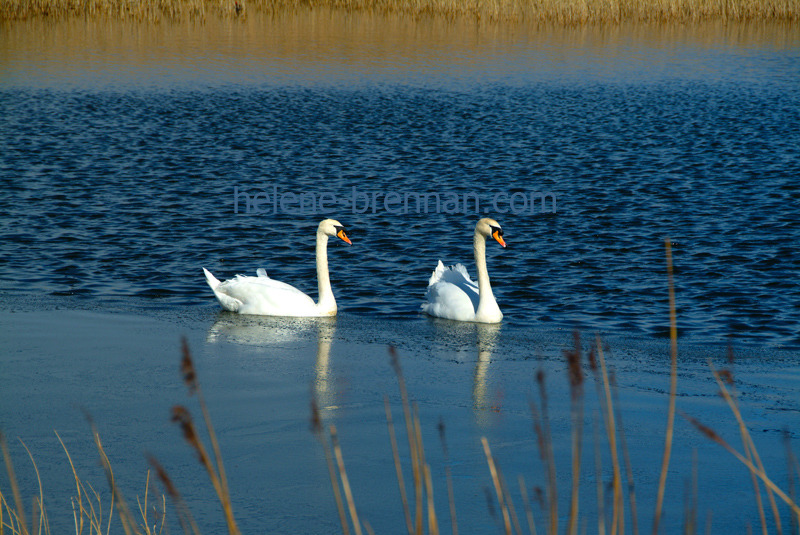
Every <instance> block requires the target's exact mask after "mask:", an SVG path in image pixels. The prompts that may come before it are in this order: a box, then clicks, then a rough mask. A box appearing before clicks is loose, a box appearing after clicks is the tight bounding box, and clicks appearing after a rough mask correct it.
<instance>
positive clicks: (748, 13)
mask: <svg viewBox="0 0 800 535" xmlns="http://www.w3.org/2000/svg"><path fill="white" fill-rule="evenodd" d="M309 8H310V9H334V10H341V11H346V12H369V13H375V14H397V13H400V14H404V15H408V16H412V17H430V16H434V17H446V18H450V19H454V18H471V19H475V20H492V21H508V22H546V23H556V24H564V25H575V24H587V23H621V22H648V23H653V22H679V23H685V22H692V21H703V20H721V21H727V22H735V21H736V22H738V21H752V20H783V21H796V20H800V0H0V21H2V20H22V19H29V18H35V17H66V16H89V17H112V18H121V19H136V20H146V21H155V22H157V21H162V20H171V21H174V20H179V19H189V20H203V19H205V18H207V17H225V18H227V17H233V18H244V17H246V16H247V14H248V13H250V12H256V13H257V12H269V13H284V12H292V11H296V10H300V9H309Z"/></svg>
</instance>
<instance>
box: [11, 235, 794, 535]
mask: <svg viewBox="0 0 800 535" xmlns="http://www.w3.org/2000/svg"><path fill="white" fill-rule="evenodd" d="M665 248H666V260H667V274H668V281H667V283H668V291H669V302H670V346H671V351H670V358H669V362H670V366H669V369H670V374H669V376H670V388H669V396H668V397H669V407H668V411H667V417H666V422H665V433H664V452H663V457H662V462H661V466H660V477H659V479H658V486H657V489H655V493H656V496H657V497H656V500H655V508H654V512H653V516H652V530H651V533H653V535H657V534H658V533H661V532H663V528H662V526H661V525H660V521H661V515H662V506H663V502H664V499H665V494H666V492H665V489H666V480H667V477H668V474H669V465H670V453H671V449H672V441H673V436H674V434H673V428H674V421H675V417H676V415H677V414H679V411H677V409H676V403H675V401H676V397H677V380H678V367H679V366H678V351H677V318H676V314H675V295H674V289H673V281H672V254H671V246H670V242H669V240H666V242H665ZM389 354H390V363H391V366H392V368H393V369H394V372H395V376H396V378H397V381H398V388H399V391H400V400H401V407H400V411H401V412H402V417H403V424H404V425H402V426H401V427H403V428H404V431H405V435H406V439H407V442H408V450H407V451H408V455H407V461H406V462H407V463H410V466H404V465H403V461H402V459H401V457H402V456H401V454H400V447H399V436H400V434H399V433H398V432H397V430H396V426H395V422H394V418H393V415H392V414H393V413H392V407H391V404H390V403H389V400H388V397H387V398H385V411H386V422H387V427H388V431H389V438H390V447H391V452H392V458H393V461H394V466H395V472H396V476H397V485H398V492H399V506H400V507H402V511H403V517H404V519H405V522H404V523H405V525H404V526H396V529H395V531H396V532H401V531H406V532H407V533H408V534H409V535H422V534H423V533H428V534H431V535H438V534H439V533H440V532H441V531H442V530H443V526H441V525H440V524H441V521H440V518H444V517H440V514H439V512H437V509H436V501H435V500H434V478H433V477H432V469H431V466H430V464H429V462H428V460H427V456H426V449H425V444H424V440H423V432H422V429H423V425H422V422H421V418H420V415H419V410H418V408H417V406H416V405H415V404H414V403H413V401H412V399H411V396H410V395H409V393H408V389H407V386H406V383H405V379H404V376H403V371H402V367H401V363H400V358H399V356H398V354H397V352H396V350H395V349H394V348H389ZM564 360H565V363H566V368H567V374H566V375H567V378H568V380H569V390H570V413H571V414H570V420H571V428H572V434H571V438H570V439H569V441H568V442H569V443H568V444H555V443H554V439H553V435H552V433H551V424H550V421H551V420H550V414H549V413H550V409H549V397H548V393H547V381H546V377H545V373H544V372H543V371H541V370H540V371H538V372H536V374H535V382H536V384H537V387H538V394H539V395H538V397H537V398H536V399H531V401H530V411H531V419H532V424H533V425H532V427H533V435H534V437H535V439H536V445H537V450H538V454H539V455H538V456H539V461H540V462H541V465H542V466H541V472H540V477H541V478H542V480H543V482H542V483H541V485H537V486H534V487H533V488H532V491H533V492H532V493H530V494H529V492H528V489H529V488H530V487H529V486H528V485H529V483H527V482H526V481H525V478H524V476H522V475H519V476H518V479H517V481H518V484H519V491H518V492H516V491H512V490H511V487H510V486H509V485H508V483H507V480H506V477H505V474H504V473H503V471H502V469H501V468H500V465H499V463H498V461H497V459H496V458H495V456H494V454H493V452H492V446H491V444H490V442H489V440H488V439H487V438H486V437H481V439H480V442H481V447H482V451H483V454H484V455H485V458H486V468H487V476H486V477H487V480H488V481H489V482H490V483H489V484H488V485H487V489H488V488H491V491H488V490H487V492H491V496H488V497H489V498H491V500H492V501H493V502H494V504H495V505H492V504H491V503H490V504H489V508H488V511H489V514H492V512H493V511H497V510H499V512H500V514H499V515H496V520H497V523H498V525H499V526H500V529H501V531H502V532H503V533H505V534H507V535H512V534H516V535H522V534H523V533H531V534H538V533H545V534H548V535H556V534H558V533H561V532H562V531H563V532H566V533H567V534H568V535H576V534H577V533H598V534H603V535H605V534H610V535H620V534H624V533H633V534H634V535H638V534H639V533H640V529H641V528H642V526H640V510H639V507H638V506H637V496H638V493H637V489H636V486H635V482H634V477H633V473H634V472H633V469H632V467H631V459H630V456H629V453H628V448H627V443H626V440H625V433H624V428H623V425H622V411H621V410H620V407H619V402H618V396H617V391H616V390H617V389H616V380H615V377H614V371H613V370H612V369H611V368H610V366H609V365H608V364H607V362H606V358H605V350H604V346H603V343H602V340H601V339H600V338H599V337H597V338H596V339H595V340H594V343H593V344H591V346H590V349H589V350H588V352H587V351H586V350H585V349H584V347H583V344H582V343H581V339H580V336H579V335H578V334H577V333H576V334H575V337H574V347H573V348H572V349H570V350H567V351H564ZM732 363H733V356H732V354H731V355H729V364H732ZM708 366H709V370H710V374H711V376H712V377H713V379H714V381H715V383H716V386H717V387H718V388H719V395H720V396H721V397H722V399H723V400H724V401H725V403H726V404H727V406H728V408H729V409H730V412H731V414H732V415H733V417H734V419H735V421H736V424H737V428H738V432H739V435H740V438H741V450H740V449H737V448H736V447H734V446H733V445H732V444H730V443H729V442H727V441H726V440H725V439H723V438H722V437H721V435H720V434H718V433H717V432H716V431H714V430H713V429H711V428H710V427H708V426H707V425H705V424H703V423H702V422H701V421H700V420H699V419H698V418H696V417H694V416H692V415H689V414H681V416H682V417H683V418H684V419H686V420H687V421H688V422H689V423H691V424H692V425H693V426H694V427H695V428H696V429H697V430H698V432H699V433H701V434H702V435H704V436H705V437H707V438H708V439H709V440H711V441H713V442H715V443H717V444H718V445H720V446H721V448H723V449H724V450H726V451H727V452H729V453H730V455H731V457H732V459H735V460H737V461H738V462H739V463H740V464H741V466H742V467H743V469H744V470H747V471H748V472H749V473H750V475H751V480H752V485H753V496H754V503H755V506H756V508H757V510H758V513H759V522H760V531H761V532H762V533H769V532H775V533H779V534H781V533H784V532H787V533H800V505H798V503H797V497H796V496H797V493H796V489H795V486H796V481H797V480H798V478H800V464H798V461H797V458H796V456H795V455H794V453H793V452H792V450H791V448H790V445H789V441H788V438H787V443H786V445H787V455H786V457H787V474H788V490H784V489H783V488H781V486H780V485H778V484H777V483H776V482H775V481H774V480H773V479H772V478H771V477H770V476H769V475H768V474H767V473H766V470H765V468H764V465H763V463H762V461H761V458H760V456H759V453H758V450H757V449H756V446H755V443H754V441H753V439H752V436H751V434H750V432H749V430H748V427H747V425H746V423H745V421H744V418H743V416H742V412H741V410H740V407H739V403H738V400H737V397H736V390H735V381H734V374H733V371H732V367H729V368H724V369H717V368H716V367H715V366H714V364H713V363H712V362H711V361H709V362H708ZM180 369H181V375H182V377H183V381H184V383H185V385H186V386H187V388H188V392H189V395H190V396H194V397H195V398H196V399H197V403H198V405H199V408H200V410H201V413H202V416H203V418H202V421H203V424H204V428H205V434H204V433H203V432H202V429H201V428H200V427H198V426H197V425H196V424H195V422H194V420H193V419H192V416H191V414H190V411H189V409H188V408H186V407H185V406H183V405H177V406H175V407H174V408H173V410H172V415H173V416H172V420H173V422H175V423H176V424H177V425H178V426H179V427H180V429H181V431H182V433H183V437H184V439H185V440H186V441H187V442H188V444H189V445H190V446H191V448H192V450H193V451H194V453H195V454H196V455H197V457H198V459H199V462H200V465H201V466H202V467H203V468H204V469H205V470H206V472H207V473H208V476H209V479H210V481H211V484H212V486H213V488H214V490H215V492H216V494H217V497H218V498H219V503H220V505H221V513H222V515H223V516H224V518H225V521H226V524H227V528H228V533H229V534H230V535H238V534H239V533H240V531H239V528H238V526H237V523H236V520H235V518H234V511H233V505H232V502H233V500H232V498H231V492H230V489H229V487H228V481H227V477H226V475H225V469H224V465H223V461H222V453H221V451H220V447H219V443H218V441H217V438H216V434H215V432H214V427H213V424H212V422H211V418H210V416H209V412H208V409H207V407H206V404H205V401H204V398H203V395H202V391H201V389H200V384H199V382H198V379H197V373H196V371H195V367H194V364H193V361H192V357H191V353H190V351H189V347H188V345H187V344H186V341H185V340H184V341H183V347H182V359H181V367H180ZM589 380H592V381H593V383H594V386H595V390H596V393H597V401H598V403H599V406H598V408H597V411H598V412H597V416H596V418H595V431H594V439H593V441H592V443H591V444H584V441H585V438H584V412H585V411H584V404H585V383H586V382H587V381H589ZM90 423H91V419H90ZM311 424H312V425H311V428H312V430H313V432H314V434H315V435H316V437H317V438H318V440H319V442H320V443H321V445H322V447H323V449H324V451H325V459H326V462H327V466H328V473H329V476H330V482H331V488H332V491H333V496H334V499H335V502H336V507H337V511H338V516H339V521H340V524H341V531H342V533H343V534H345V535H350V533H353V534H355V535H362V534H363V533H365V532H366V533H368V534H372V533H374V530H373V529H372V527H371V525H370V524H369V521H368V520H367V517H368V513H367V514H364V512H359V508H358V506H357V504H356V496H357V494H358V489H356V488H354V487H353V485H352V484H351V482H350V479H349V477H348V474H347V469H346V452H345V451H343V449H342V447H341V445H340V441H339V432H338V430H337V428H336V426H335V425H326V424H325V422H324V421H323V417H322V415H321V412H320V410H319V408H318V405H317V403H316V400H315V399H314V398H313V395H312V399H311ZM91 428H92V435H93V438H94V442H95V445H96V448H97V451H98V453H99V457H100V461H101V466H102V468H103V471H104V472H105V475H106V477H107V480H108V481H107V483H108V488H109V490H110V505H109V506H108V511H107V512H105V511H104V507H103V500H102V499H101V495H100V493H99V492H97V491H96V490H95V489H94V487H92V486H91V485H90V484H88V483H85V482H84V481H82V480H81V479H80V477H79V476H78V473H77V470H76V469H75V466H74V464H73V462H72V457H71V456H70V454H69V451H68V450H67V447H66V445H65V444H64V442H63V441H62V440H61V437H60V436H58V434H56V436H58V440H59V441H60V443H61V445H62V448H63V449H64V452H65V454H66V456H67V459H68V460H69V464H70V467H71V468H72V474H73V477H74V480H75V488H76V495H75V496H73V497H72V506H73V516H74V525H75V533H76V535H80V534H82V533H84V531H86V532H88V533H89V534H90V535H92V534H98V535H100V534H105V535H109V534H110V533H112V532H114V533H116V532H118V531H113V530H112V525H114V526H116V525H117V524H118V525H119V526H120V527H121V529H122V531H123V532H124V533H125V534H126V535H160V534H161V533H164V532H168V531H169V530H168V528H167V529H166V531H165V527H166V526H168V525H169V523H168V522H167V505H166V501H167V496H168V497H169V498H170V500H171V501H172V503H173V505H174V508H175V515H176V517H177V522H179V524H180V527H181V530H182V531H183V532H184V533H186V534H193V535H198V534H199V533H200V532H201V528H200V527H199V526H198V524H197V523H196V522H195V521H194V519H193V517H192V515H191V512H190V511H189V509H188V507H187V506H186V503H185V502H184V501H183V499H182V497H181V495H180V493H179V492H178V490H177V485H176V484H175V483H174V482H173V480H172V479H171V478H170V477H169V475H168V474H167V471H166V470H165V469H164V467H163V466H161V465H160V463H159V462H158V461H157V460H156V459H154V458H150V459H149V461H150V464H151V466H152V468H153V470H154V471H155V474H156V478H157V479H158V480H159V481H160V483H161V485H162V487H163V489H164V494H162V495H160V497H157V498H156V499H155V504H153V503H152V501H150V500H151V499H150V495H151V482H150V472H149V471H148V473H147V478H146V483H145V493H144V498H143V499H141V498H137V504H138V516H137V514H136V513H135V512H134V511H133V509H132V508H131V507H130V506H129V505H128V503H127V501H126V499H125V497H124V496H123V495H122V492H121V491H120V487H119V485H118V483H117V481H116V479H115V476H114V472H113V470H112V467H111V462H110V460H109V458H108V456H107V455H106V453H105V450H104V448H103V445H102V442H101V440H100V435H99V433H98V432H97V429H96V428H95V426H94V424H93V423H92V424H91ZM437 429H438V432H439V438H440V441H441V447H442V450H443V453H444V459H445V461H446V462H449V461H448V459H449V453H448V447H447V440H446V437H445V425H444V422H442V421H440V422H439V424H438V426H437ZM600 429H602V430H603V432H602V433H601V432H600ZM206 441H208V442H209V443H210V449H209V448H208V447H206V445H205V442H206ZM587 446H588V447H592V448H593V449H594V458H595V466H594V476H593V479H594V485H595V486H596V496H597V499H596V506H597V511H596V512H593V513H590V515H586V514H585V513H582V509H581V505H580V496H582V495H585V494H589V492H588V491H589V489H586V488H585V487H588V486H589V485H588V484H587V483H586V482H587V481H592V478H591V477H589V478H585V476H586V474H587V473H588V472H590V469H588V468H585V467H584V466H583V464H582V459H583V455H582V451H583V448H584V447H587ZM23 447H24V448H25V450H26V452H27V453H28V457H29V459H30V461H31V464H32V466H33V470H34V472H35V474H36V477H37V480H38V484H39V488H38V495H37V496H35V497H34V498H33V499H32V500H29V499H28V498H27V497H23V496H22V493H21V491H20V488H19V486H18V484H17V480H16V476H15V471H14V465H13V462H12V460H11V457H10V455H9V451H8V448H7V444H6V440H5V438H4V436H3V435H2V433H0V452H2V456H3V459H4V462H5V465H6V472H7V474H8V480H9V482H10V489H3V488H0V535H5V533H9V534H10V535H29V534H40V533H41V534H49V533H50V523H49V518H48V514H47V508H46V506H45V503H44V492H43V488H42V482H41V479H40V478H39V473H38V468H37V466H36V462H35V460H34V458H33V456H32V455H31V453H30V451H29V450H28V448H27V446H25V444H24V443H23ZM557 449H558V450H567V449H569V450H571V455H570V463H569V466H568V467H567V469H568V470H569V471H570V477H568V478H567V477H559V474H563V471H564V467H563V466H557V463H556V456H555V455H554V452H555V451H556V450H557ZM603 452H604V453H603ZM604 458H605V459H610V462H611V473H612V478H611V481H610V484H607V485H606V484H605V483H604V476H603V473H604V468H603V466H602V464H603V459H604ZM605 471H606V472H607V471H608V470H607V469H606V470H605ZM409 472H410V476H411V477H410V478H408V477H407V476H408V475H409ZM445 476H446V486H447V497H448V499H447V504H448V508H449V514H448V515H447V518H449V521H450V522H449V523H450V532H451V533H452V534H453V535H458V533H459V529H458V513H457V504H456V499H455V495H454V494H455V493H454V488H453V481H452V474H451V472H450V470H449V466H448V467H446V470H445ZM567 480H568V481H569V482H570V487H569V489H568V491H567V492H566V493H565V492H564V490H563V489H562V490H561V491H559V488H558V481H567ZM697 480H698V469H697V462H696V459H695V462H694V463H693V467H692V482H691V484H690V485H688V486H687V487H688V488H687V491H686V496H685V498H684V502H685V508H684V520H683V525H684V529H683V533H684V534H688V535H692V534H695V533H701V532H706V533H708V532H710V528H711V525H710V521H707V522H706V525H705V527H704V529H701V527H700V524H701V523H700V521H699V519H698V518H697V515H698V507H697V486H698V485H697ZM9 490H10V493H9ZM740 490H741V489H731V488H725V489H724V491H725V492H739V491H740ZM722 491H723V490H721V491H720V492H722ZM639 492H641V491H639ZM608 493H610V496H607V494H608ZM672 501H675V497H673V498H672ZM26 502H27V503H32V507H31V510H30V511H31V512H30V515H28V514H26V512H25V509H26V508H25V503H26ZM565 502H568V503H569V508H568V511H567V514H566V516H565V515H564V514H563V512H562V513H559V505H560V504H562V503H565ZM518 504H519V505H520V506H521V507H517V505H518ZM606 506H608V509H606ZM495 507H496V509H495ZM785 511H788V518H789V519H790V524H789V526H785V529H786V531H784V525H783V524H782V521H781V514H782V512H785ZM114 518H115V519H117V520H115V522H116V523H114V524H112V519H114ZM747 527H748V532H750V529H749V528H751V526H747ZM643 531H646V530H643Z"/></svg>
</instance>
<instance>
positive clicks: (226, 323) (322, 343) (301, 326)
mask: <svg viewBox="0 0 800 535" xmlns="http://www.w3.org/2000/svg"><path fill="white" fill-rule="evenodd" d="M335 335H336V317H335V316H328V317H319V318H289V317H275V316H253V315H242V314H231V313H230V312H220V313H219V315H218V316H217V319H216V321H215V322H214V323H213V325H211V327H210V328H209V330H208V334H207V335H206V342H208V343H219V342H227V343H232V344H238V345H248V346H263V347H269V346H276V345H290V344H298V343H303V342H307V341H309V340H316V343H317V354H316V359H315V361H314V379H313V381H312V388H313V394H314V395H315V397H316V400H317V406H318V407H319V408H320V410H332V409H335V408H337V407H338V403H337V401H336V397H337V392H336V384H335V379H334V377H333V376H332V374H331V366H330V355H331V346H332V345H333V339H334V337H335Z"/></svg>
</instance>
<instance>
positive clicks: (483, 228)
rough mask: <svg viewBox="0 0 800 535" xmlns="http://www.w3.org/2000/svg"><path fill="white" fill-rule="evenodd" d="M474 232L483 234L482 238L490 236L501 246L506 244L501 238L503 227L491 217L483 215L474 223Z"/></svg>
mask: <svg viewBox="0 0 800 535" xmlns="http://www.w3.org/2000/svg"><path fill="white" fill-rule="evenodd" d="M475 232H476V233H478V234H480V235H481V236H483V237H484V238H488V237H489V236H491V237H492V238H494V240H495V241H496V242H497V243H499V244H500V245H502V246H503V247H505V246H506V241H505V240H504V239H503V229H502V227H501V226H500V223H498V222H497V221H495V220H494V219H491V218H489V217H484V218H483V219H481V220H480V221H478V224H477V225H475Z"/></svg>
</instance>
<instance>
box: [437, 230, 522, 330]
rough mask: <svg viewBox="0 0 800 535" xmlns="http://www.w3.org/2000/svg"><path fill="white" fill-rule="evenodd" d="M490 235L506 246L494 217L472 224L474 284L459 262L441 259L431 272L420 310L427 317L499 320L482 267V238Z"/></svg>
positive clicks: (489, 284) (479, 321) (487, 279)
mask: <svg viewBox="0 0 800 535" xmlns="http://www.w3.org/2000/svg"><path fill="white" fill-rule="evenodd" d="M489 236H491V237H492V238H494V240H495V241H497V243H499V244H500V245H502V246H503V247H505V246H506V242H505V240H504V239H503V229H502V228H501V227H500V224H499V223H498V222H497V221H495V220H494V219H490V218H488V217H487V218H484V219H481V220H480V221H478V224H477V225H475V235H474V238H473V240H472V247H473V252H474V254H475V266H476V268H477V269H478V284H475V283H474V282H473V281H472V279H471V278H470V276H469V273H468V272H467V269H466V268H465V267H464V266H463V265H461V264H456V265H455V266H451V267H447V268H446V267H445V266H444V264H442V261H441V260H439V264H438V265H437V266H436V269H435V270H434V271H433V274H432V275H431V278H430V281H429V282H428V290H427V292H426V294H425V299H426V301H425V302H424V303H423V304H422V310H423V311H424V312H425V313H426V314H429V315H431V316H435V317H437V318H445V319H450V320H457V321H474V322H478V323H499V322H500V321H501V320H502V319H503V313H502V312H500V307H499V306H497V301H495V299H494V294H493V293H492V285H491V283H490V282H489V272H488V270H487V269H486V239H487V238H488V237H489Z"/></svg>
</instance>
